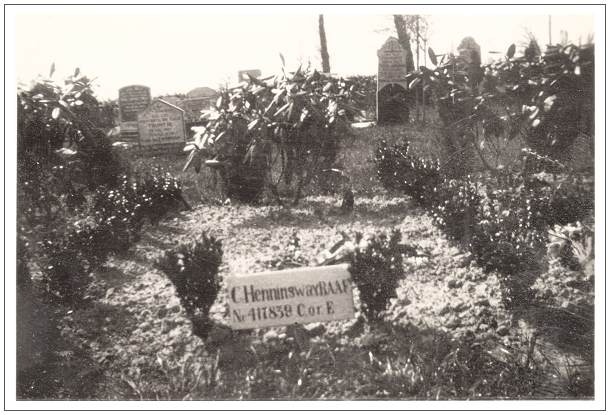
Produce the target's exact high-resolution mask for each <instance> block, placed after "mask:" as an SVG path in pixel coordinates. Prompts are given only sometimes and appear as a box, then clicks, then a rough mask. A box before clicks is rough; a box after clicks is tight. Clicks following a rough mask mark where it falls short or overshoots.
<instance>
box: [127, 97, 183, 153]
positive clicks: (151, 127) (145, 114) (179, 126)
mask: <svg viewBox="0 0 610 415" xmlns="http://www.w3.org/2000/svg"><path fill="white" fill-rule="evenodd" d="M138 131H139V134H140V141H139V142H140V148H141V149H143V150H149V151H155V150H163V149H168V148H176V149H178V148H179V149H180V150H182V147H183V145H184V144H185V142H186V131H185V126H184V110H183V109H182V108H179V107H177V106H175V105H172V104H170V103H169V102H167V101H164V100H162V99H155V100H154V101H153V102H152V103H151V104H150V105H149V106H148V108H146V109H145V110H144V111H142V112H141V113H139V114H138Z"/></svg>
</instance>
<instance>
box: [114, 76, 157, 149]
mask: <svg viewBox="0 0 610 415" xmlns="http://www.w3.org/2000/svg"><path fill="white" fill-rule="evenodd" d="M150 102H151V95H150V88H149V87H147V86H143V85H129V86H124V87H123V88H121V89H119V124H120V126H121V139H122V140H126V141H136V142H137V140H138V114H139V113H140V112H142V111H143V110H144V109H146V108H147V107H148V106H149V105H150Z"/></svg>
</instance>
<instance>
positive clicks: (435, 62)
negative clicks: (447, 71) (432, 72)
mask: <svg viewBox="0 0 610 415" xmlns="http://www.w3.org/2000/svg"><path fill="white" fill-rule="evenodd" d="M428 56H430V62H432V65H434V66H437V65H438V61H437V60H436V54H435V53H434V50H432V48H428Z"/></svg>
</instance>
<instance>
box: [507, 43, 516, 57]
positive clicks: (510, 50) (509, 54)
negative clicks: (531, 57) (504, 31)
mask: <svg viewBox="0 0 610 415" xmlns="http://www.w3.org/2000/svg"><path fill="white" fill-rule="evenodd" d="M516 50H517V47H516V46H515V44H514V43H513V44H512V45H510V46H509V47H508V50H507V51H506V57H507V58H508V59H512V58H513V56H515V51H516Z"/></svg>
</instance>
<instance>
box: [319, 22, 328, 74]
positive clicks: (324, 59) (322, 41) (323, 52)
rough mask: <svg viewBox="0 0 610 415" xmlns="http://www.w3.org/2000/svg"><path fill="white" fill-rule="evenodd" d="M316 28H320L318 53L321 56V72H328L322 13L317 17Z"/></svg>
mask: <svg viewBox="0 0 610 415" xmlns="http://www.w3.org/2000/svg"><path fill="white" fill-rule="evenodd" d="M318 29H319V30H320V55H321V56H322V72H326V73H329V72H330V58H329V56H328V46H327V44H326V31H325V30H324V15H323V14H321V15H320V16H319V18H318Z"/></svg>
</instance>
